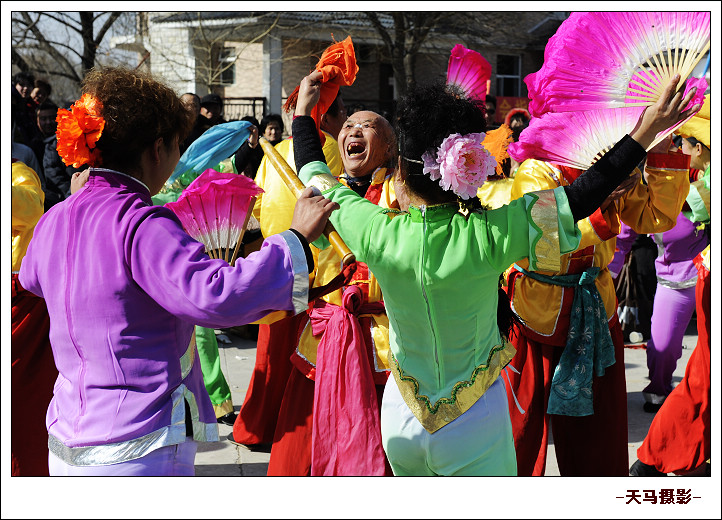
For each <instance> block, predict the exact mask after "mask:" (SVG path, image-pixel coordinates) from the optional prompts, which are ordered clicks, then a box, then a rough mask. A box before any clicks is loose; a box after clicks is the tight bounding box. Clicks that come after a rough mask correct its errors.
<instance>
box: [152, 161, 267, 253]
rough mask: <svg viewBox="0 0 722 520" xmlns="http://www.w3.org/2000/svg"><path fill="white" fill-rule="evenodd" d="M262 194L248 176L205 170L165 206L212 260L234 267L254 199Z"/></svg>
mask: <svg viewBox="0 0 722 520" xmlns="http://www.w3.org/2000/svg"><path fill="white" fill-rule="evenodd" d="M262 192H263V190H262V189H261V188H260V187H259V186H258V185H257V184H256V183H255V182H253V179H251V178H249V177H246V176H244V175H237V174H235V173H221V172H217V171H215V170H211V169H208V170H206V171H205V172H203V173H202V174H201V175H199V176H198V177H197V178H196V179H195V180H194V181H193V182H192V183H191V184H190V185H189V186H188V187H187V188H186V189H185V190H183V193H181V196H180V197H179V198H178V200H177V201H175V202H168V203H167V204H165V206H166V207H167V208H169V209H170V210H171V211H173V213H175V214H176V216H177V217H178V218H179V219H180V221H181V224H183V228H184V229H185V230H186V232H187V233H188V234H189V235H190V236H191V237H193V238H194V239H195V240H197V241H199V242H201V243H202V244H203V245H205V246H206V252H207V253H208V255H209V256H210V257H211V258H223V259H224V260H225V261H226V262H228V263H229V264H231V265H234V264H235V261H236V258H237V256H238V251H239V248H240V245H241V240H242V239H243V234H244V233H245V230H246V227H247V226H248V219H249V218H250V216H251V212H252V211H253V205H254V204H255V202H256V197H257V196H258V194H259V193H262ZM231 249H233V252H232V253H231Z"/></svg>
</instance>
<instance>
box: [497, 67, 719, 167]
mask: <svg viewBox="0 0 722 520" xmlns="http://www.w3.org/2000/svg"><path fill="white" fill-rule="evenodd" d="M693 86H696V87H697V92H696V93H695V95H694V96H693V97H692V99H691V101H690V102H689V105H687V107H685V109H686V108H689V107H690V106H692V105H694V104H700V105H701V104H702V103H703V100H704V91H705V89H706V88H707V80H705V79H704V78H699V79H696V78H695V79H693V80H688V81H687V86H686V88H685V91H684V94H685V95H686V94H687V92H689V89H691V88H692V87H693ZM644 109H645V107H644V106H631V107H622V108H606V109H597V110H580V111H577V112H548V113H546V114H543V115H541V116H540V117H532V118H531V120H530V121H529V126H528V127H527V128H526V129H525V130H524V131H523V132H522V133H521V135H520V136H519V140H518V141H517V142H516V143H512V144H510V145H509V148H508V150H507V152H508V154H509V155H510V156H511V157H512V158H513V159H514V160H515V161H517V162H519V163H521V162H523V161H524V160H526V159H539V160H542V161H550V162H554V163H558V164H563V165H565V166H571V167H573V168H579V169H581V170H586V169H588V168H589V167H590V166H591V165H592V164H594V162H596V161H597V160H598V159H599V158H600V157H602V156H603V155H604V154H605V153H607V152H608V151H609V150H611V148H612V147H613V146H614V145H615V144H616V143H617V142H618V141H619V140H620V139H621V138H622V137H624V136H625V135H626V134H628V133H630V132H631V131H632V130H633V129H634V127H635V126H636V124H637V121H638V120H639V116H640V115H641V114H642V112H643V111H644ZM687 120H689V118H687V119H684V120H682V121H680V122H679V123H677V124H675V125H674V126H671V127H669V128H667V129H666V130H664V131H662V132H660V133H659V134H657V137H656V138H655V139H654V141H653V142H652V144H650V145H649V147H647V150H651V149H652V148H653V147H654V146H655V145H656V144H658V143H659V142H660V141H662V140H663V139H664V138H666V137H667V136H669V135H670V134H671V133H672V132H673V131H674V130H675V129H677V128H679V127H680V126H681V125H682V124H684V122H685V121H687Z"/></svg>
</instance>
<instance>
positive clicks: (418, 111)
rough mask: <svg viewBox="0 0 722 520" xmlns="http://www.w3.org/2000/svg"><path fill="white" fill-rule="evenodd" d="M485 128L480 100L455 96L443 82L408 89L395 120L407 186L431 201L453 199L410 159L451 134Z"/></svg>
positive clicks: (433, 147)
mask: <svg viewBox="0 0 722 520" xmlns="http://www.w3.org/2000/svg"><path fill="white" fill-rule="evenodd" d="M485 131H486V118H485V117H484V104H483V103H481V102H478V101H475V100H470V99H467V98H464V97H462V96H459V95H458V94H455V93H453V92H451V91H449V90H448V89H447V88H446V85H444V84H443V83H435V84H432V85H424V86H417V87H414V88H412V89H410V90H409V91H408V93H407V94H406V96H405V97H404V98H403V99H402V100H401V101H400V103H399V107H398V119H397V122H396V132H397V136H398V139H399V155H400V156H401V158H402V161H401V162H402V169H403V170H404V172H405V173H406V174H407V175H406V185H407V188H408V189H410V190H411V191H413V192H414V193H416V194H418V195H421V196H422V197H424V198H425V199H427V200H429V202H431V203H439V202H445V201H450V200H455V199H456V198H457V197H456V195H455V194H454V193H452V192H448V191H445V190H443V189H442V188H441V187H440V186H439V183H438V181H432V180H431V179H430V178H429V177H428V176H427V175H425V174H424V173H423V165H422V164H419V163H417V162H413V161H421V156H422V155H423V154H424V152H426V151H429V152H430V153H434V154H435V153H436V149H437V148H438V147H439V146H440V145H441V142H442V141H443V140H444V139H446V137H448V136H449V135H451V134H461V135H464V134H470V133H476V132H485Z"/></svg>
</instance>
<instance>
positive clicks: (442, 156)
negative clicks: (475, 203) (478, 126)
mask: <svg viewBox="0 0 722 520" xmlns="http://www.w3.org/2000/svg"><path fill="white" fill-rule="evenodd" d="M485 135H486V134H484V133H483V132H482V133H472V134H466V135H460V134H451V135H450V136H448V137H447V138H446V139H444V140H443V142H442V143H441V146H439V149H438V151H437V153H436V157H434V156H433V155H432V154H431V153H429V152H424V154H423V155H422V156H421V158H422V159H423V161H424V173H427V174H429V178H430V179H431V180H432V181H435V180H438V179H441V180H440V181H439V185H440V186H441V187H442V188H443V189H445V190H447V191H448V190H451V191H453V192H454V193H456V195H458V196H459V197H461V198H462V199H470V198H472V197H476V192H477V190H478V189H479V188H480V187H481V185H482V184H484V181H486V179H487V177H489V176H490V175H494V169H495V168H496V159H495V158H494V156H492V155H491V154H490V153H489V152H488V151H487V149H486V148H484V146H483V145H482V144H481V142H482V141H483V140H484V137H485Z"/></svg>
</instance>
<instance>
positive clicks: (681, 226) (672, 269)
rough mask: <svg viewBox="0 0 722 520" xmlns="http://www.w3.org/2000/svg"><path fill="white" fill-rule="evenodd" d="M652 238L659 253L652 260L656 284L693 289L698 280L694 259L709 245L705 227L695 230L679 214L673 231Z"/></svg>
mask: <svg viewBox="0 0 722 520" xmlns="http://www.w3.org/2000/svg"><path fill="white" fill-rule="evenodd" d="M652 237H653V238H654V241H655V243H656V244H657V250H658V255H657V259H656V260H655V261H654V267H655V269H656V270H657V283H659V284H660V285H663V286H665V287H670V288H672V289H683V288H685V287H693V286H694V285H695V283H696V281H697V268H696V267H695V266H694V262H693V259H694V257H695V256H697V254H698V253H700V252H701V251H702V250H703V249H704V248H705V247H707V245H708V244H709V230H708V228H707V229H703V230H699V231H698V230H697V229H696V226H695V224H694V223H693V222H691V221H690V220H689V219H688V218H687V217H685V216H684V215H682V214H681V213H680V214H679V216H678V217H677V224H676V225H675V226H674V227H673V228H672V229H670V230H669V231H665V232H664V233H655V234H654V235H652Z"/></svg>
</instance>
